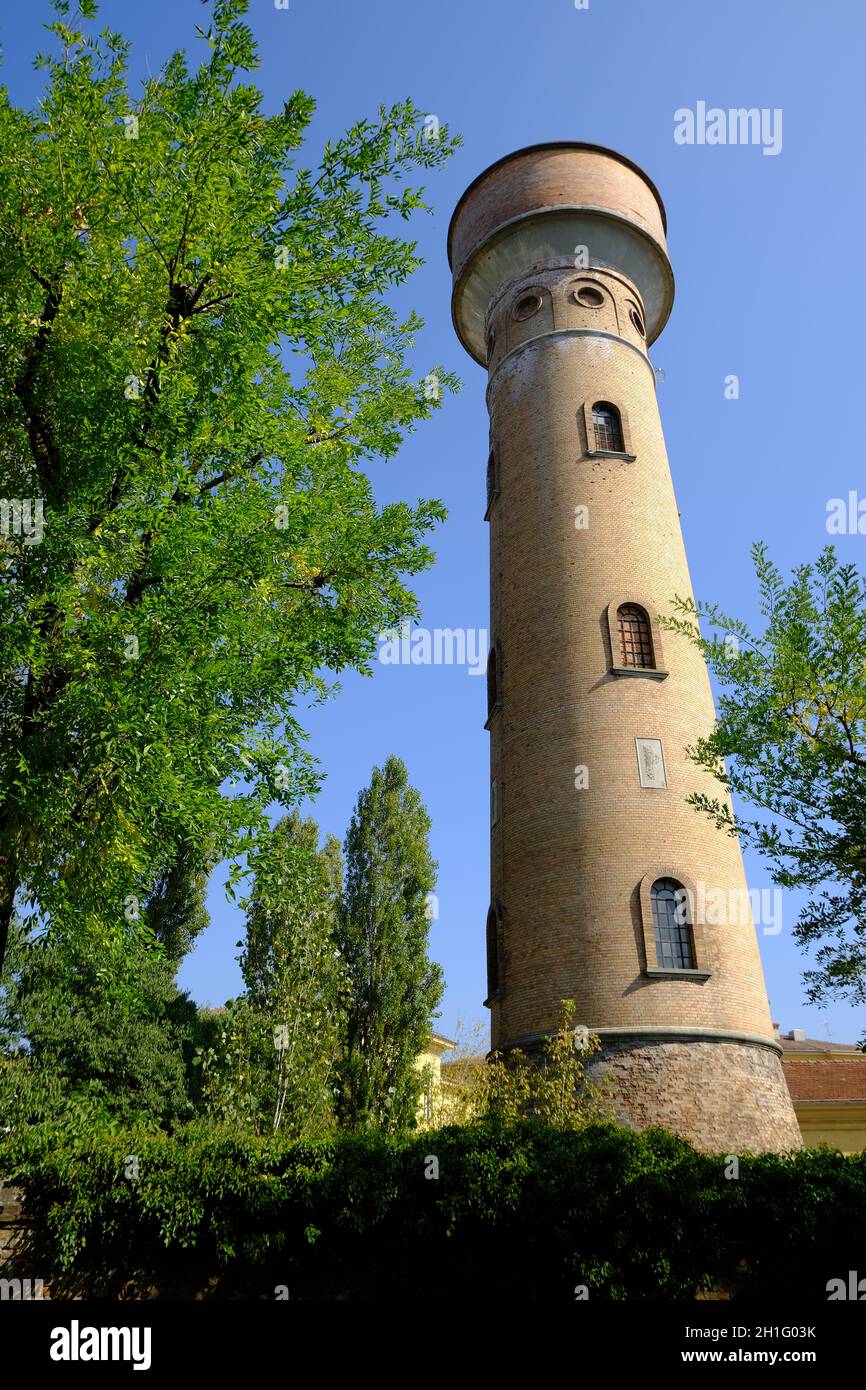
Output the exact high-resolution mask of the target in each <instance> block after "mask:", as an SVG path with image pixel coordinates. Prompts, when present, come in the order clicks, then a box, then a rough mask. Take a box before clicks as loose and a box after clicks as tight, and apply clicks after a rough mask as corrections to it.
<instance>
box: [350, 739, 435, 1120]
mask: <svg viewBox="0 0 866 1390" xmlns="http://www.w3.org/2000/svg"><path fill="white" fill-rule="evenodd" d="M429 834H430V817H429V816H428V814H427V811H426V810H425V808H424V805H423V803H422V801H421V797H420V795H419V793H418V792H417V791H416V790H415V788H414V787H412V786H411V785H410V783H409V775H408V773H407V771H406V767H405V765H404V764H403V763H402V762H401V761H400V759H399V758H396V757H390V758H388V760H387V762H386V763H385V766H384V767H383V768H374V770H373V776H372V779H371V782H370V785H369V787H367V788H365V789H364V790H363V791H362V792H361V793H360V795H359V797H358V801H357V804H356V807H355V811H354V814H353V816H352V820H351V823H350V825H349V830H348V833H347V836H346V841H345V847H344V855H345V861H346V876H345V885H344V889H343V896H342V901H341V905H340V912H339V925H338V942H339V947H340V954H341V957H342V960H343V964H344V966H345V969H346V972H347V976H348V1017H347V1025H346V1041H345V1051H344V1055H343V1058H342V1062H341V1068H340V1114H341V1119H342V1121H343V1123H344V1124H345V1125H346V1126H347V1127H349V1128H361V1127H363V1126H366V1125H370V1124H372V1125H376V1126H379V1127H381V1128H385V1129H400V1128H404V1127H406V1126H409V1125H411V1124H412V1123H413V1121H414V1118H415V1114H416V1110H417V1104H418V1096H419V1093H420V1088H421V1084H422V1076H421V1073H420V1072H419V1070H418V1069H417V1067H416V1065H415V1063H416V1060H417V1058H418V1055H419V1053H420V1052H421V1051H422V1049H423V1048H424V1046H425V1044H426V1042H427V1041H428V1040H429V1037H430V1021H431V1018H432V1016H433V1014H434V1013H435V1010H436V1008H437V1006H438V1004H439V1001H440V999H441V997H442V991H443V978H442V970H441V967H440V966H439V965H436V964H434V963H432V962H431V961H430V960H429V958H428V955H427V949H428V936H429V921H430V912H429V900H430V894H431V893H432V891H433V889H434V888H435V886H436V864H435V862H434V860H433V858H432V856H431V853H430V846H429Z"/></svg>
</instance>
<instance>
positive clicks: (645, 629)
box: [616, 603, 656, 670]
mask: <svg viewBox="0 0 866 1390" xmlns="http://www.w3.org/2000/svg"><path fill="white" fill-rule="evenodd" d="M616 621H617V627H618V630H619V655H620V665H621V666H631V667H634V668H636V669H639V670H640V669H643V670H652V669H653V667H654V666H655V664H656V663H655V655H654V653H653V639H652V629H651V628H650V620H649V617H648V616H647V613H646V610H645V609H643V608H641V607H640V606H639V605H638V604H636V603H624V604H623V605H622V607H621V608H618V609H617V610H616Z"/></svg>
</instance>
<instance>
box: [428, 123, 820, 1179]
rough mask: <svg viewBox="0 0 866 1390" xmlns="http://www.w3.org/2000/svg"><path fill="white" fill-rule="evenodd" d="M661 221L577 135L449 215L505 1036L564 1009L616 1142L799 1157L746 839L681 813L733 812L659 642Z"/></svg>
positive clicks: (641, 183) (470, 196)
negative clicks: (481, 549)
mask: <svg viewBox="0 0 866 1390" xmlns="http://www.w3.org/2000/svg"><path fill="white" fill-rule="evenodd" d="M665 227H666V224H665V214H664V208H663V206H662V202H661V199H660V197H659V195H658V193H657V191H656V189H655V188H654V186H653V184H652V183H651V182H650V180H649V179H648V178H647V177H646V175H645V174H643V173H642V172H641V171H640V169H638V168H637V167H636V166H635V165H634V164H632V163H631V162H630V161H629V160H627V159H624V158H623V157H622V156H621V155H618V154H616V153H614V152H613V151H611V150H606V149H601V148H599V147H598V146H595V145H585V144H577V143H571V142H568V143H562V144H554V145H538V146H534V147H531V148H529V149H525V150H520V151H518V152H517V153H516V154H512V155H509V156H507V157H506V158H505V159H502V160H500V161H499V162H498V163H496V164H494V165H492V166H491V167H490V168H489V169H487V170H486V171H485V172H484V173H483V174H481V175H480V176H479V177H478V178H477V179H476V180H475V181H474V183H472V184H471V185H470V187H469V188H468V189H467V191H466V193H464V195H463V197H462V198H461V200H460V202H459V204H458V206H457V209H456V211H455V213H454V216H453V218H452V221H451V227H450V231H449V238H448V250H449V260H450V263H451V267H452V270H453V275H454V294H453V314H454V323H455V327H456V330H457V333H458V335H459V337H460V340H461V342H462V343H463V345H464V347H465V348H466V349H467V351H468V352H469V353H470V354H471V355H472V356H473V357H474V358H475V360H476V361H477V362H479V363H481V364H482V365H485V366H486V367H487V371H488V379H489V380H488V387H487V402H488V409H489V413H490V457H489V460H488V468H487V520H488V522H489V525H490V574H491V623H490V629H491V658H490V667H489V671H488V720H487V728H488V729H489V732H490V779H491V781H490V793H491V794H490V819H491V908H490V913H489V916H488V921H487V947H488V977H489V978H488V994H489V997H488V1000H487V1003H488V1004H489V1006H490V1009H491V1014H492V1043H493V1046H494V1047H495V1048H508V1047H509V1046H513V1045H516V1044H519V1045H520V1046H522V1047H524V1048H526V1049H527V1050H530V1051H531V1049H532V1046H533V1044H537V1043H538V1042H539V1041H540V1039H541V1038H542V1037H543V1036H544V1035H545V1033H547V1032H549V1031H550V1030H552V1029H553V1028H554V1027H555V1026H556V1022H557V1015H558V1010H559V1001H560V1000H561V999H564V998H573V999H575V1000H576V1002H577V1010H578V1019H579V1020H580V1021H581V1022H582V1023H584V1024H586V1025H587V1026H588V1027H589V1028H590V1029H591V1030H592V1031H593V1032H596V1033H598V1034H599V1036H600V1037H601V1040H602V1045H603V1053H602V1063H601V1068H602V1069H603V1070H604V1071H606V1072H608V1073H609V1074H610V1075H611V1077H612V1079H613V1080H614V1082H615V1085H616V1088H617V1092H618V1097H619V1099H618V1107H619V1112H620V1117H621V1118H622V1119H623V1120H624V1121H626V1122H627V1123H629V1124H631V1125H633V1126H635V1127H637V1128H643V1127H644V1126H646V1125H648V1124H654V1123H657V1124H663V1125H666V1126H667V1127H668V1128H671V1129H673V1130H675V1131H677V1132H679V1133H681V1134H683V1135H684V1136H685V1137H686V1138H688V1139H691V1140H692V1142H693V1143H695V1144H696V1145H698V1146H699V1147H701V1148H704V1149H709V1150H718V1151H722V1152H740V1151H742V1150H743V1149H745V1148H751V1149H754V1150H785V1149H790V1148H794V1147H797V1146H798V1145H799V1143H800V1134H799V1130H798V1127H797V1122H796V1119H795V1116H794V1111H793V1107H792V1105H791V1100H790V1097H789V1095H788V1090H787V1086H786V1084H785V1080H784V1077H783V1074H782V1066H781V1060H780V1055H781V1054H780V1048H779V1045H778V1043H777V1042H776V1040H775V1037H774V1032H773V1026H772V1024H771V1021H770V1013H769V1008H768V1003H767V995H766V989H765V985H764V979H763V972H762V969H761V961H760V956H759V952H758V945H757V939H756V935H755V928H754V925H753V921H752V916H751V913H750V912H749V911H748V908H747V903H748V895H747V889H746V882H745V875H744V870H743V862H742V855H741V852H740V846H739V844H738V842H737V841H736V839H732V838H730V837H728V836H726V835H724V834H723V833H721V832H720V831H718V830H716V829H715V827H714V826H713V824H712V823H711V822H710V821H709V820H708V818H707V817H705V816H703V815H700V814H699V813H698V812H697V811H695V810H694V809H693V808H692V807H691V806H689V805H687V804H686V797H687V795H688V794H689V793H690V792H692V791H695V790H707V791H712V793H713V794H714V795H718V791H719V789H718V786H717V784H716V783H715V782H713V781H712V779H710V778H709V777H707V776H705V775H704V774H701V772H700V771H699V770H698V769H697V768H696V767H695V766H694V764H692V763H691V762H690V760H689V759H688V757H687V755H686V752H685V749H686V747H687V746H688V745H690V744H693V743H694V742H695V740H696V739H697V738H698V737H699V736H700V735H701V734H704V733H707V732H708V731H709V730H710V728H711V727H712V723H713V719H714V709H713V701H712V694H711V691H710V685H709V680H708V677H707V671H706V667H705V665H704V662H703V659H702V657H701V655H700V653H699V652H698V651H697V649H696V648H695V647H694V646H693V645H692V644H691V643H690V642H689V641H688V640H686V639H685V638H681V637H679V636H676V635H672V634H670V633H668V632H665V633H664V634H662V632H661V631H660V629H659V624H658V615H659V614H661V613H663V612H669V611H670V609H671V600H672V599H673V597H674V596H675V595H680V596H683V597H686V596H688V595H690V594H691V583H690V579H689V572H688V565H687V562H686V555H685V550H684V547H683V540H682V535H681V532H680V524H679V517H678V513H677V504H676V500H675V497H674V492H673V486H672V483H671V477H670V470H669V467H668V460H667V454H666V452H665V443H664V437H663V434H662V427H661V420H660V418H659V411H658V405H657V402H656V392H655V377H654V373H653V369H652V367H651V365H650V362H649V358H648V356H647V347H648V345H649V344H650V343H652V342H653V340H654V339H655V338H656V337H658V335H659V333H660V332H661V330H662V328H663V327H664V325H665V322H666V320H667V318H668V315H669V314H670V311H671V306H672V303H673V276H672V273H671V268H670V263H669V261H668V256H667V249H666V245H665ZM720 894H721V895H722V896H721V898H720V897H719V895H720ZM708 901H709V902H713V903H714V904H715V905H716V906H715V907H714V910H713V913H712V914H708V913H706V912H705V911H704V910H703V908H704V904H705V903H706V902H708ZM720 901H721V902H722V903H723V904H724V907H723V909H722V912H721V914H720V913H719V907H718V904H719V902H720ZM720 915H721V918H722V921H721V924H718V919H719V916H720ZM711 918H713V919H715V923H711Z"/></svg>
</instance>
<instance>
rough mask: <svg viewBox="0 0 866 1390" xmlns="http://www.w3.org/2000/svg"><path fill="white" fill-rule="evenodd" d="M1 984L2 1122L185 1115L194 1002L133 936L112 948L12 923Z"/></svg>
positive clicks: (164, 1121)
mask: <svg viewBox="0 0 866 1390" xmlns="http://www.w3.org/2000/svg"><path fill="white" fill-rule="evenodd" d="M6 964H7V969H6V973H5V976H4V988H3V990H2V991H0V1055H2V1058H3V1061H4V1065H3V1066H2V1068H0V1126H2V1125H4V1124H9V1125H12V1126H13V1127H17V1126H18V1125H20V1124H27V1123H33V1122H38V1121H42V1120H52V1121H56V1122H59V1123H61V1124H65V1123H67V1122H69V1121H70V1120H73V1121H74V1120H75V1117H76V1116H78V1118H79V1120H80V1121H81V1122H82V1123H91V1124H93V1123H97V1122H98V1123H112V1122H113V1123H116V1124H132V1123H141V1122H143V1123H149V1124H152V1125H170V1124H173V1123H177V1122H178V1121H180V1120H183V1119H187V1118H189V1116H190V1114H191V1104H190V1098H189V1093H188V1087H187V1076H188V1067H189V1064H190V1062H191V1060H192V1048H193V1043H194V1036H195V1014H196V1010H195V1006H194V1005H193V1004H192V1002H191V1001H190V1000H189V998H188V997H187V996H186V995H185V994H182V993H181V992H180V991H179V990H178V989H177V987H176V986H175V984H174V981H173V975H174V967H173V966H172V965H171V964H170V963H169V962H167V961H166V960H165V959H164V958H162V957H161V956H160V955H159V954H157V953H156V952H154V951H153V950H152V949H150V948H149V947H148V945H147V944H146V943H144V942H142V941H141V940H140V939H139V938H138V937H137V936H132V937H131V939H130V940H129V941H127V942H126V943H123V945H122V946H121V945H118V946H117V947H116V948H115V950H114V951H113V952H112V953H110V954H109V953H108V952H107V951H106V949H105V947H104V946H100V945H99V944H98V943H96V942H94V940H93V939H92V938H85V939H82V940H79V941H76V942H75V943H74V945H72V944H70V943H65V944H61V943H60V942H58V941H52V940H45V939H39V938H37V939H34V937H33V935H32V932H30V931H29V930H27V929H26V928H25V927H22V926H21V925H20V924H16V929H15V932H14V936H13V945H12V949H11V950H10V952H9V955H8V957H7V963H6Z"/></svg>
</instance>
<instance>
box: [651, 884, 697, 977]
mask: <svg viewBox="0 0 866 1390" xmlns="http://www.w3.org/2000/svg"><path fill="white" fill-rule="evenodd" d="M650 897H651V899H652V908H653V928H654V930H655V941H656V964H657V965H658V967H659V969H661V970H694V968H695V953H694V947H693V945H692V928H691V923H690V921H689V913H688V906H687V899H686V894H685V889H684V888H683V885H682V884H681V883H678V882H677V880H676V879H675V878H657V879H656V881H655V883H654V884H653V886H652V889H651V890H650Z"/></svg>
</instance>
